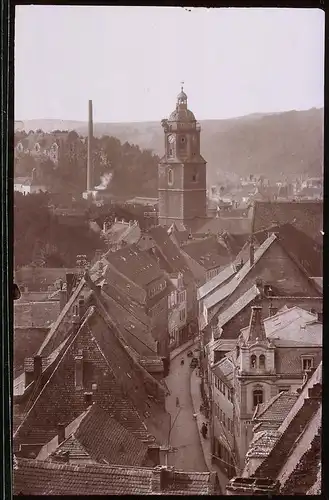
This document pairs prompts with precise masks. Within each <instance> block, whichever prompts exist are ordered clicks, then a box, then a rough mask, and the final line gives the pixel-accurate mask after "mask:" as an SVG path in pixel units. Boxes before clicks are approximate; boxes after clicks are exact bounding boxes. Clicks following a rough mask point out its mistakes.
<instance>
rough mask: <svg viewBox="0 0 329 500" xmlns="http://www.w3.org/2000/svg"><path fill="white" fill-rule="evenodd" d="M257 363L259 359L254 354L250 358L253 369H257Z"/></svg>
mask: <svg viewBox="0 0 329 500" xmlns="http://www.w3.org/2000/svg"><path fill="white" fill-rule="evenodd" d="M256 362H257V358H256V356H255V354H253V355H252V356H251V358H250V366H251V368H256Z"/></svg>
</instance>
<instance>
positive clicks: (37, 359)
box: [33, 355, 42, 381]
mask: <svg viewBox="0 0 329 500" xmlns="http://www.w3.org/2000/svg"><path fill="white" fill-rule="evenodd" d="M41 375H42V357H41V356H39V355H37V356H34V358H33V379H34V380H35V381H36V380H38V379H39V378H40V377H41Z"/></svg>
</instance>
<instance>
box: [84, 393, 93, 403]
mask: <svg viewBox="0 0 329 500" xmlns="http://www.w3.org/2000/svg"><path fill="white" fill-rule="evenodd" d="M84 397H85V403H86V405H87V406H90V405H92V404H93V393H92V392H85V393H84Z"/></svg>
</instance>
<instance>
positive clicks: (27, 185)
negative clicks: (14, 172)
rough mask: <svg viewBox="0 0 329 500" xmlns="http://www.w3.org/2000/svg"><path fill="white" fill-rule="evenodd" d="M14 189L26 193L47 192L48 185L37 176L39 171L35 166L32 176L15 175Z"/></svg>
mask: <svg viewBox="0 0 329 500" xmlns="http://www.w3.org/2000/svg"><path fill="white" fill-rule="evenodd" d="M14 191H17V192H19V193H22V194H24V195H26V194H36V193H45V192H46V191H47V188H46V186H45V185H44V184H43V183H42V182H40V181H39V180H38V178H37V171H36V169H35V168H34V169H33V170H32V175H31V176H30V177H15V178H14Z"/></svg>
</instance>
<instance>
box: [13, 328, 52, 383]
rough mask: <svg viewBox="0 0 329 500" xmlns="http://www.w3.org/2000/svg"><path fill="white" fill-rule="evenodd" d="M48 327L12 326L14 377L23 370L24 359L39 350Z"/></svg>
mask: <svg viewBox="0 0 329 500" xmlns="http://www.w3.org/2000/svg"><path fill="white" fill-rule="evenodd" d="M47 332H48V328H14V342H13V344H14V379H15V378H16V377H18V376H19V375H20V374H21V373H23V371H24V359H25V358H28V357H31V356H34V355H35V354H36V352H37V351H38V350H39V348H40V346H41V344H42V342H43V341H44V339H45V337H46V335H47Z"/></svg>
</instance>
